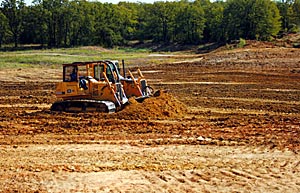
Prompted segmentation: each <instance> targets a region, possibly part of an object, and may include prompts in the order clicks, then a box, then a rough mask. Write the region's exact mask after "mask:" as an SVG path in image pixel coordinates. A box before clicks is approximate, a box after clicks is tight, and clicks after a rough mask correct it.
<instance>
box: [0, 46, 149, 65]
mask: <svg viewBox="0 0 300 193" xmlns="http://www.w3.org/2000/svg"><path fill="white" fill-rule="evenodd" d="M149 52H150V51H149V50H146V49H141V50H138V49H130V48H118V49H104V48H101V47H80V48H68V49H43V50H26V51H7V52H0V68H30V67H43V66H52V67H53V66H57V67H58V66H59V67H60V65H61V64H64V63H72V62H79V61H80V62H83V61H95V60H106V59H111V60H122V59H124V60H125V61H126V60H131V61H132V60H135V59H141V58H146V57H147V56H148V55H149Z"/></svg>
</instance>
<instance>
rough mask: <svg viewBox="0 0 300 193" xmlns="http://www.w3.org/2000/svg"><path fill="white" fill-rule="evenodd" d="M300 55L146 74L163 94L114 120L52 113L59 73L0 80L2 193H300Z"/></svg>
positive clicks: (263, 53) (229, 54)
mask: <svg viewBox="0 0 300 193" xmlns="http://www.w3.org/2000/svg"><path fill="white" fill-rule="evenodd" d="M299 55H300V49H294V48H280V47H273V48H268V47H264V46H250V47H246V48H243V49H235V50H231V51H217V52H213V53H209V54H201V55H194V56H193V58H183V59H182V60H183V62H182V63H179V62H176V63H168V64H159V65H158V64H153V65H146V66H142V69H141V70H142V71H143V72H144V75H145V76H146V77H147V78H148V80H149V81H148V82H149V84H151V85H152V86H153V87H154V88H155V89H161V90H167V91H168V92H167V93H164V92H163V93H162V95H161V96H160V97H158V98H153V99H148V100H146V101H145V104H143V105H140V104H132V105H131V106H128V107H127V108H126V109H124V110H123V111H121V112H118V113H115V114H109V115H108V114H101V113H86V114H83V113H79V114H73V113H55V112H51V111H49V107H50V105H51V103H52V102H54V101H55V96H54V90H55V83H56V82H57V81H59V79H60V69H48V68H46V67H45V68H36V69H11V70H1V71H0V77H1V80H0V99H1V100H0V107H1V111H0V155H1V156H0V192H300V155H299V152H300V57H299ZM151 57H155V56H151ZM168 57H177V56H174V55H172V56H168ZM180 57H182V56H180ZM197 58H198V59H197ZM200 58H201V59H200Z"/></svg>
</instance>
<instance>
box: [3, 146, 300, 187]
mask: <svg viewBox="0 0 300 193" xmlns="http://www.w3.org/2000/svg"><path fill="white" fill-rule="evenodd" d="M112 150H113V151H112ZM0 153H1V155H3V157H1V158H0V164H1V167H0V168H1V169H0V179H6V181H4V180H0V187H2V188H0V191H5V190H6V189H4V188H5V186H4V185H5V184H7V183H8V181H9V179H10V180H12V179H14V183H15V186H14V187H20V186H21V184H23V183H24V182H26V183H29V184H32V187H31V186H25V188H27V190H34V189H40V190H45V191H50V192H61V191H67V192H69V191H75V190H76V191H84V192H92V191H111V192H119V191H122V192H126V191H127V190H128V191H132V190H135V192H143V191H147V192H148V191H150V192H164V191H167V192H198V191H199V190H200V191H203V192H204V191H208V192H220V190H221V192H228V191H230V192H231V191H234V190H238V191H242V192H244V191H251V192H298V191H300V183H299V181H298V179H299V178H300V167H299V165H300V164H299V162H300V161H299V160H300V157H299V155H298V154H294V153H293V152H291V151H288V150H285V151H278V150H276V149H273V150H271V149H269V148H262V147H259V148H257V147H250V146H249V147H246V148H245V147H236V146H232V147H230V146H224V147H222V146H193V145H178V146H172V145H163V146H153V147H148V146H130V145H99V144H98V145H97V144H96V145H91V144H87V145H79V144H73V145H71V144H67V145H26V146H14V147H12V146H1V149H0ZM50 155H51V157H52V158H51V159H49V156H50ZM292 157H293V159H291V158H292ZM16 160H18V161H17V162H16ZM133 165H134V166H137V167H132V166H133ZM174 166H176V167H175V168H174ZM55 168H56V169H55ZM95 171H96V172H95ZM18 174H19V175H18ZM15 175H18V176H19V177H17V178H15ZM22 175H24V176H28V177H27V178H22V177H21V176H22ZM30 179H31V180H30ZM33 179H35V180H34V181H32V180H33ZM10 190H12V189H10Z"/></svg>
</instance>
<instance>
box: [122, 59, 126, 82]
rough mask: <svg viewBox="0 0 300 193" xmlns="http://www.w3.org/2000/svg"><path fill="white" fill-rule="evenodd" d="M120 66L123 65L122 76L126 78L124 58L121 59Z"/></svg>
mask: <svg viewBox="0 0 300 193" xmlns="http://www.w3.org/2000/svg"><path fill="white" fill-rule="evenodd" d="M122 67H123V77H124V78H126V69H125V62H124V59H122Z"/></svg>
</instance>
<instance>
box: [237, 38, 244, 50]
mask: <svg viewBox="0 0 300 193" xmlns="http://www.w3.org/2000/svg"><path fill="white" fill-rule="evenodd" d="M245 45H246V40H245V39H243V38H240V41H239V44H238V47H239V48H243V47H244V46H245Z"/></svg>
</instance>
